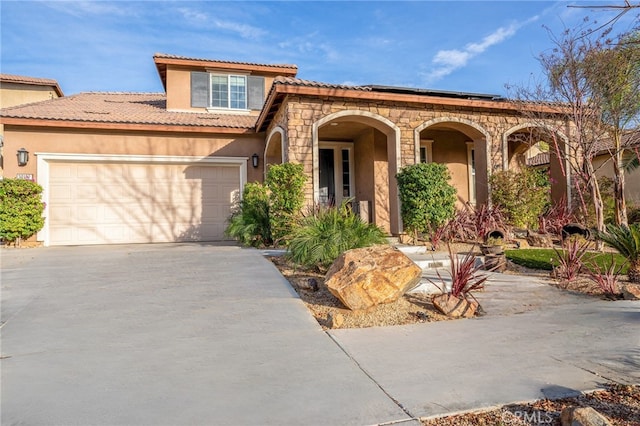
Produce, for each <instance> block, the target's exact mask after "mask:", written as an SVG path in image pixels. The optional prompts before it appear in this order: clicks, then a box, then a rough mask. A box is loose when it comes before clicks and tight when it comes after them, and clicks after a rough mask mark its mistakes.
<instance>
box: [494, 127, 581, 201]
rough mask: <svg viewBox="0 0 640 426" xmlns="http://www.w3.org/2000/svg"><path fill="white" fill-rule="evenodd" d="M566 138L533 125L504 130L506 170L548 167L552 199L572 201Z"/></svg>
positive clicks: (503, 149) (503, 148) (503, 142)
mask: <svg viewBox="0 0 640 426" xmlns="http://www.w3.org/2000/svg"><path fill="white" fill-rule="evenodd" d="M565 141H566V137H565V136H564V135H562V134H559V133H558V132H555V131H553V130H551V129H547V128H545V127H542V126H539V125H534V124H522V125H520V126H516V127H513V128H511V129H509V130H508V131H507V132H505V134H504V137H503V141H502V151H503V169H504V170H518V169H520V168H522V167H534V168H538V169H545V170H548V173H549V178H550V180H551V198H552V199H553V200H554V201H555V202H561V201H563V202H565V203H568V204H570V203H571V185H570V181H571V179H570V168H569V164H568V163H567V159H566V158H565V159H562V157H566V155H558V153H559V151H560V152H561V153H562V152H564V150H566V143H565Z"/></svg>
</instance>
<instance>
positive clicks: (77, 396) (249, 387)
mask: <svg viewBox="0 0 640 426" xmlns="http://www.w3.org/2000/svg"><path fill="white" fill-rule="evenodd" d="M0 254H1V255H2V317H1V319H2V324H3V325H2V329H1V333H2V336H1V338H2V358H3V359H2V361H1V363H2V364H1V367H2V377H1V378H2V396H1V398H2V400H1V414H2V418H1V421H2V424H6V425H13V424H30V425H38V424H65V425H73V424H77V425H90V424H95V425H106V424H109V425H123V424H131V425H176V424H180V425H220V424H229V425H265V424H273V425H299V424H309V425H347V424H354V425H367V424H378V423H398V424H403V425H404V424H415V425H417V424H418V422H417V421H415V420H411V419H415V418H419V417H428V416H434V415H438V414H444V413H452V412H456V411H460V410H470V409H478V408H483V407H490V406H492V405H496V404H503V403H509V402H516V401H522V400H528V399H535V398H540V397H544V396H548V397H559V396H564V395H570V394H573V393H576V392H577V391H584V390H590V389H593V388H596V387H598V386H601V385H602V384H604V383H606V382H609V381H614V382H620V383H640V332H639V331H638V330H639V328H638V327H639V326H640V302H631V301H618V302H606V301H600V300H597V299H591V300H583V299H581V301H580V303H574V302H571V300H573V299H572V298H565V299H564V300H566V301H567V303H558V300H556V301H555V302H554V303H550V304H548V305H545V304H543V303H540V304H539V308H536V309H533V310H528V309H525V310H518V311H517V312H518V313H515V312H513V313H510V312H509V311H508V310H503V311H504V313H503V314H501V315H496V316H492V315H487V316H486V317H481V318H477V319H473V320H460V321H444V322H440V323H433V324H413V325H408V326H396V327H375V328H368V329H351V330H332V331H330V332H329V333H325V332H323V331H322V329H321V328H320V327H319V326H318V324H317V323H316V322H315V320H314V319H313V318H312V317H311V315H310V314H309V313H308V311H307V309H306V308H305V307H304V305H303V303H302V301H301V300H300V299H299V298H297V296H296V295H295V293H294V292H293V290H292V289H291V287H290V286H289V284H288V283H287V282H286V280H284V278H282V276H281V275H280V274H279V273H278V271H277V270H276V269H275V267H273V265H271V264H270V263H269V262H268V261H267V260H265V259H264V258H263V257H262V256H261V254H260V253H259V252H258V251H256V250H252V249H241V248H238V247H234V246H221V245H199V244H159V245H126V246H92V247H62V248H39V249H22V250H19V249H2V251H1V252H0ZM505 279H506V280H513V278H505ZM513 284H514V285H517V283H513ZM504 285H507V283H504ZM528 285H530V286H532V288H533V287H535V286H536V285H542V284H535V283H529V284H528ZM526 287H527V286H524V285H523V286H522V288H526ZM513 294H519V293H518V292H515V293H513ZM539 294H546V293H539ZM549 294H553V293H549ZM522 297H526V294H522ZM518 298H520V296H518ZM501 303H503V302H502V301H500V304H501ZM498 306H502V305H495V307H496V308H497V307H498Z"/></svg>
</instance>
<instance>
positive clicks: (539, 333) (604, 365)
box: [330, 300, 640, 418]
mask: <svg viewBox="0 0 640 426" xmlns="http://www.w3.org/2000/svg"><path fill="white" fill-rule="evenodd" d="M330 334H331V336H333V338H334V339H335V340H336V342H337V343H338V344H339V345H340V346H341V347H342V348H344V349H345V351H347V352H348V353H349V355H350V356H351V357H353V358H354V359H356V360H357V361H358V364H359V365H360V366H361V367H362V368H363V369H364V370H365V371H366V372H367V374H369V375H370V376H371V377H373V378H374V379H375V380H376V382H377V383H378V384H379V385H380V386H381V387H382V388H383V389H385V391H386V392H387V393H388V394H389V395H390V396H391V397H392V398H394V399H395V400H397V401H399V402H400V403H401V404H402V405H403V407H404V408H405V409H406V410H407V411H408V412H409V413H410V414H411V415H412V416H413V417H416V418H420V417H434V416H438V415H443V414H447V413H455V412H459V411H467V410H475V409H480V408H486V407H493V406H497V405H502V404H507V403H513V402H520V401H529V400H534V399H539V398H545V397H548V398H558V397H563V396H570V395H575V394H576V393H578V392H580V391H587V390H593V389H595V388H597V387H600V386H602V385H603V384H604V383H606V382H611V381H612V382H617V383H625V384H640V302H631V301H616V302H608V301H597V300H596V301H592V302H590V303H580V304H574V305H556V306H552V307H550V308H548V309H542V310H537V311H532V312H527V313H522V314H520V315H510V316H486V317H481V318H475V319H470V320H458V321H444V322H438V323H431V324H414V325H407V326H397V327H380V328H368V329H351V330H346V329H345V330H331V331H330Z"/></svg>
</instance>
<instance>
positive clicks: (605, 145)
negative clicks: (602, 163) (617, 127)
mask: <svg viewBox="0 0 640 426" xmlns="http://www.w3.org/2000/svg"><path fill="white" fill-rule="evenodd" d="M638 145H640V130H635V131H630V132H628V133H625V134H624V135H622V147H623V148H631V147H637V146H638ZM610 149H613V141H612V140H611V139H609V138H605V139H600V140H599V141H597V142H596V143H595V144H594V152H597V153H602V154H603V153H605V152H606V151H608V150H610Z"/></svg>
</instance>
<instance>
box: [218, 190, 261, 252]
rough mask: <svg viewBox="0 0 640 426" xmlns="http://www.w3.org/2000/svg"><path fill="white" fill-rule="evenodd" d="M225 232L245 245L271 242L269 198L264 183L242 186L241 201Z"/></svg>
mask: <svg viewBox="0 0 640 426" xmlns="http://www.w3.org/2000/svg"><path fill="white" fill-rule="evenodd" d="M225 233H226V234H227V235H228V236H230V237H232V238H235V239H237V240H238V241H240V243H242V244H244V245H247V246H254V247H260V246H266V245H269V244H271V227H270V222H269V200H268V197H267V188H266V187H265V186H264V185H262V184H260V183H258V182H255V183H247V184H246V185H245V186H244V190H243V191H242V201H241V202H240V205H239V206H238V209H237V210H236V211H235V212H234V213H233V214H232V215H231V218H230V219H229V226H228V227H227V229H226V231H225Z"/></svg>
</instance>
